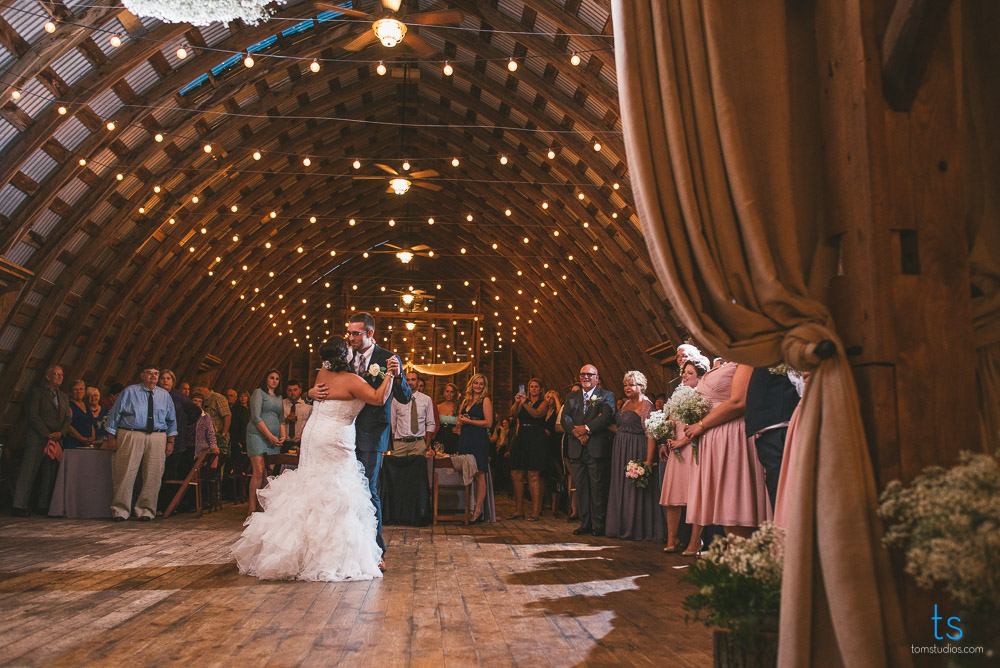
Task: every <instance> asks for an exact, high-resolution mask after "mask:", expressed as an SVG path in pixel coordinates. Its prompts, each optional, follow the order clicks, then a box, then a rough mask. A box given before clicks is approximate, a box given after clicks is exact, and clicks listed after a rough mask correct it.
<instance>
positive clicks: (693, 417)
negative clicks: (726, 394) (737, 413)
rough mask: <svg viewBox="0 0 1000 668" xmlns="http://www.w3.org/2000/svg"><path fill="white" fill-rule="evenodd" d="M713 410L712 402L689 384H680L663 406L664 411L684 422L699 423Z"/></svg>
mask: <svg viewBox="0 0 1000 668" xmlns="http://www.w3.org/2000/svg"><path fill="white" fill-rule="evenodd" d="M711 410H712V402H711V401H710V400H709V399H707V398H706V397H704V396H702V395H700V394H698V392H697V390H695V389H694V388H692V387H688V386H687V385H679V386H678V387H677V389H676V390H674V393H673V394H672V395H670V398H669V399H667V403H666V404H664V406H663V412H664V413H666V414H667V415H669V416H670V417H672V418H674V419H675V420H680V421H681V422H683V423H684V424H698V421H699V420H701V419H702V418H704V417H705V416H706V415H708V413H709V411H711Z"/></svg>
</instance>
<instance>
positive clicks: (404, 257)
mask: <svg viewBox="0 0 1000 668" xmlns="http://www.w3.org/2000/svg"><path fill="white" fill-rule="evenodd" d="M396 259H398V260H399V261H400V262H402V263H403V264H409V263H410V260H412V259H413V253H411V252H410V251H399V252H398V253H396ZM410 299H411V300H412V299H413V298H412V297H411V298H410ZM403 301H406V297H405V296H404V297H403Z"/></svg>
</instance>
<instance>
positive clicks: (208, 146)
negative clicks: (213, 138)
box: [202, 144, 212, 153]
mask: <svg viewBox="0 0 1000 668" xmlns="http://www.w3.org/2000/svg"><path fill="white" fill-rule="evenodd" d="M202 149H203V150H204V151H205V153H211V152H212V145H211V144H205V145H204V146H203V147H202Z"/></svg>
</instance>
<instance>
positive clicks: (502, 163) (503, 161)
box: [500, 155, 508, 165]
mask: <svg viewBox="0 0 1000 668" xmlns="http://www.w3.org/2000/svg"><path fill="white" fill-rule="evenodd" d="M507 162H508V160H507V156H505V155H501V156H500V164H501V165H506V164H507Z"/></svg>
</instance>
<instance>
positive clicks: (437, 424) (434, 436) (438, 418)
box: [417, 375, 441, 446]
mask: <svg viewBox="0 0 1000 668" xmlns="http://www.w3.org/2000/svg"><path fill="white" fill-rule="evenodd" d="M426 387H427V384H426V383H424V379H423V378H421V377H420V376H419V375H418V376H417V392H420V394H423V395H424V396H426V397H428V398H430V395H429V394H427V393H426V392H425V391H424V389H425V388H426ZM431 408H433V409H434V433H433V434H431V445H432V446H433V444H434V441H436V440H437V433H438V430H440V429H441V415H440V414H439V413H438V407H437V404H436V403H434V400H433V399H431Z"/></svg>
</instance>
